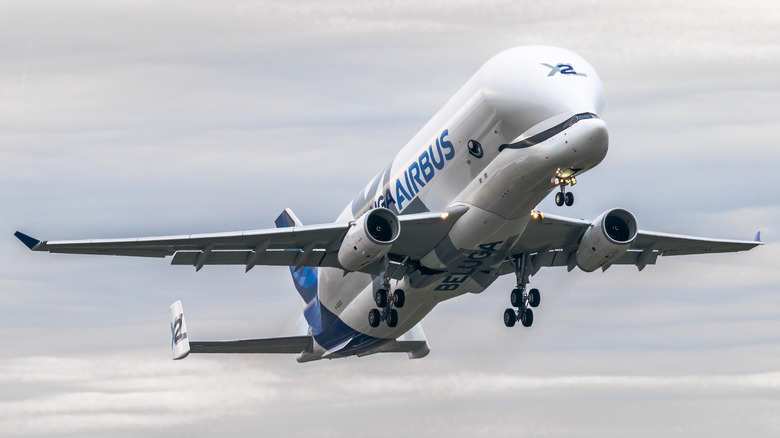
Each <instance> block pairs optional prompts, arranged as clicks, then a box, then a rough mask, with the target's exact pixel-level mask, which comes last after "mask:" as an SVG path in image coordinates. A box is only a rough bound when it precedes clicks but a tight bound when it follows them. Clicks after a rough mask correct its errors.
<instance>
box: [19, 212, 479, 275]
mask: <svg viewBox="0 0 780 438" xmlns="http://www.w3.org/2000/svg"><path fill="white" fill-rule="evenodd" d="M467 210H468V207H466V206H463V205H455V206H452V207H450V208H448V209H446V210H445V211H444V212H437V213H418V214H409V215H400V216H398V221H399V223H400V224H401V233H400V235H399V236H398V239H397V240H396V241H395V243H394V244H393V246H392V248H391V250H390V254H391V255H396V256H398V257H399V258H405V257H408V258H410V259H413V260H416V259H419V258H421V257H422V256H424V255H425V254H427V253H428V252H429V251H430V250H431V249H433V248H434V247H435V246H436V244H438V243H439V242H440V241H441V240H442V239H443V238H444V237H445V236H446V235H447V233H449V231H450V229H451V228H452V226H453V225H454V224H455V222H456V221H457V220H458V219H459V218H460V217H461V216H463V214H464V213H466V211H467ZM351 226H352V222H349V223H340V224H339V223H337V224H322V225H307V226H295V227H289V228H269V229H262V230H252V231H237V232H228V233H212V234H192V235H181V236H160V237H138V238H129V239H95V240H60V241H40V240H38V239H35V238H33V237H30V236H28V235H26V234H24V233H21V232H19V231H17V232H16V233H15V236H16V237H17V238H18V239H19V240H21V241H22V242H23V243H24V244H25V245H26V246H27V247H28V248H30V249H31V250H33V251H47V252H51V253H67V254H96V255H119V256H136V257H160V258H163V257H168V256H173V259H172V260H171V264H173V265H190V266H195V268H196V269H198V270H199V269H200V268H202V267H203V266H204V265H244V266H245V267H246V270H247V271H248V270H249V269H251V268H252V267H254V266H255V265H273V266H298V267H300V266H325V267H335V268H341V265H340V264H339V262H338V250H339V247H340V246H341V241H342V240H343V238H344V235H345V234H346V233H347V230H349V227H351ZM382 268H383V267H382V266H379V263H373V264H371V265H368V266H367V267H365V268H364V269H362V270H361V271H363V272H368V273H372V274H377V273H379V272H381V270H382ZM377 270H379V271H377Z"/></svg>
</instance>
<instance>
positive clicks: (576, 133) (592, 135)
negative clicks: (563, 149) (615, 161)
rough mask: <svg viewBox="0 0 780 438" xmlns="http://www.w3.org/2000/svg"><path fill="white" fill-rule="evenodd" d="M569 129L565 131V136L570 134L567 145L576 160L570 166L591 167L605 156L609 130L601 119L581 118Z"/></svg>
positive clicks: (607, 147)
mask: <svg viewBox="0 0 780 438" xmlns="http://www.w3.org/2000/svg"><path fill="white" fill-rule="evenodd" d="M569 131H570V132H567V136H570V141H569V147H570V151H571V152H572V153H573V155H574V158H575V160H576V162H575V163H572V166H571V167H574V168H582V169H585V170H587V169H591V168H593V167H594V166H596V165H597V164H599V163H601V161H602V160H603V159H604V157H606V156H607V151H608V149H609V132H608V131H607V124H606V123H604V121H603V120H601V119H587V120H582V121H579V122H577V124H576V125H574V126H572V127H571V128H570V129H569Z"/></svg>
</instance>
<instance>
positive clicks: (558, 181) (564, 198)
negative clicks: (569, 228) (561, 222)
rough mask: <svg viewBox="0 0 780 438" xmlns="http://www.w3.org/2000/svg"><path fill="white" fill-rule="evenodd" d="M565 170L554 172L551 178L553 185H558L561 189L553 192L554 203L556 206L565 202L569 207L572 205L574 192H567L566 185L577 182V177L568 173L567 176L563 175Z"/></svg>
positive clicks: (572, 184)
mask: <svg viewBox="0 0 780 438" xmlns="http://www.w3.org/2000/svg"><path fill="white" fill-rule="evenodd" d="M565 173H566V172H561V171H558V172H556V175H555V177H554V178H553V179H552V184H553V186H558V187H560V188H561V191H560V192H558V193H556V194H555V205H557V206H558V207H560V206H562V205H564V204H566V206H567V207H571V206H572V205H574V193H572V192H567V191H566V186H567V185H568V186H572V187H573V186H574V185H575V184H577V179H576V178H574V177H573V176H572V174H571V173H570V174H569V176H568V177H563V176H562V175H563V174H565Z"/></svg>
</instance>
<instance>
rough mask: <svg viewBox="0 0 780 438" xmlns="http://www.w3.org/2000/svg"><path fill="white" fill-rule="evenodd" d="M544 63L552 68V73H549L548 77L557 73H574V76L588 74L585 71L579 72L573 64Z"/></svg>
mask: <svg viewBox="0 0 780 438" xmlns="http://www.w3.org/2000/svg"><path fill="white" fill-rule="evenodd" d="M542 65H543V66H545V67H547V68H549V69H550V73H548V74H547V77H550V76H555V74H556V73H560V74H562V75H572V76H585V77H587V76H588V75H586V74H585V73H577V72H576V71H575V70H574V67H572V66H571V64H556V65H550V64H546V63H544V62H543V63H542Z"/></svg>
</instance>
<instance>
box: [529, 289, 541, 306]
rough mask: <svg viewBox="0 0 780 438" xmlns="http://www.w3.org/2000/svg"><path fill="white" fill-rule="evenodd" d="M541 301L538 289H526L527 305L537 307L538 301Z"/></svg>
mask: <svg viewBox="0 0 780 438" xmlns="http://www.w3.org/2000/svg"><path fill="white" fill-rule="evenodd" d="M541 302H542V294H540V293H539V289H531V290H530V291H528V305H530V306H531V307H539V303H541Z"/></svg>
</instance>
